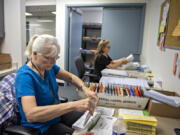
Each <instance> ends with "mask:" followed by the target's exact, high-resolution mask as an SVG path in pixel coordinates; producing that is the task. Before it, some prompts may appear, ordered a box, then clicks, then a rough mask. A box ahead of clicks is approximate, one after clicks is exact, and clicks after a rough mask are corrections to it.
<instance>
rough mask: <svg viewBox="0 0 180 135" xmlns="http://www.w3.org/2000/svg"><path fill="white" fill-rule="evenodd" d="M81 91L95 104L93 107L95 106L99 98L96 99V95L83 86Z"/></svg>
mask: <svg viewBox="0 0 180 135" xmlns="http://www.w3.org/2000/svg"><path fill="white" fill-rule="evenodd" d="M82 89H83V91H84V93H85V95H86V96H87V97H88V98H90V99H91V100H93V101H94V102H95V105H97V104H98V102H99V98H98V96H97V94H96V93H95V92H93V91H91V90H90V89H89V88H87V87H85V86H83V87H82Z"/></svg>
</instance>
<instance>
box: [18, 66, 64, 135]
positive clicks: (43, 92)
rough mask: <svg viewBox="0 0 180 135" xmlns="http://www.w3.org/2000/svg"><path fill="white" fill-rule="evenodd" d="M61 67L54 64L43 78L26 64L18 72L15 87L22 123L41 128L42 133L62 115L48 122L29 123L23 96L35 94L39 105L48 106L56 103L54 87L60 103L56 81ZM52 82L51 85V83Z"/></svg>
mask: <svg viewBox="0 0 180 135" xmlns="http://www.w3.org/2000/svg"><path fill="white" fill-rule="evenodd" d="M59 70H60V67H58V66H57V65H53V67H52V68H51V69H50V70H47V71H45V79H44V80H43V79H42V78H41V77H40V75H39V74H37V73H36V72H35V71H34V70H32V69H31V68H30V67H29V66H27V65H26V64H24V65H23V66H22V67H21V68H20V69H19V70H18V72H17V75H16V81H15V89H16V98H17V101H18V104H19V110H20V114H21V125H23V126H29V127H33V128H38V129H40V131H41V133H43V132H44V131H46V130H47V129H48V128H49V127H50V126H51V125H52V124H54V123H57V122H59V121H60V119H61V118H60V117H57V118H55V119H52V120H50V121H47V122H36V123H28V122H27V119H26V116H25V114H24V112H23V108H22V104H21V97H23V96H35V98H36V102H37V105H38V106H46V105H53V104H54V96H53V93H52V90H51V89H52V87H53V89H54V91H55V92H54V93H55V96H56V99H57V100H58V102H59V103H60V100H59V97H58V84H57V82H56V74H57V73H58V72H59ZM50 83H51V86H50V85H49V84H50Z"/></svg>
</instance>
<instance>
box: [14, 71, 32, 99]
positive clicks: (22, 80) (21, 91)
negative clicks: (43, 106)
mask: <svg viewBox="0 0 180 135" xmlns="http://www.w3.org/2000/svg"><path fill="white" fill-rule="evenodd" d="M15 89H16V98H20V97H23V96H35V89H34V83H33V78H32V76H31V75H29V74H27V73H17V76H16V81H15Z"/></svg>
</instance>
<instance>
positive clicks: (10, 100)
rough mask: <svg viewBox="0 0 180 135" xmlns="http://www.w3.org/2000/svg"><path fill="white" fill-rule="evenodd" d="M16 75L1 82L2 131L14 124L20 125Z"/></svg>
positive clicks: (0, 112) (0, 109)
mask: <svg viewBox="0 0 180 135" xmlns="http://www.w3.org/2000/svg"><path fill="white" fill-rule="evenodd" d="M15 79H16V73H12V74H9V75H7V76H5V77H4V78H3V79H2V80H1V81H0V95H3V96H0V130H1V131H2V130H3V129H4V128H6V127H8V126H9V125H12V124H19V122H20V117H19V109H18V103H17V101H16V96H15V86H14V83H15Z"/></svg>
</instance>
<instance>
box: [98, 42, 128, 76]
mask: <svg viewBox="0 0 180 135" xmlns="http://www.w3.org/2000/svg"><path fill="white" fill-rule="evenodd" d="M110 48H111V47H110V43H109V40H101V41H100V42H99V44H98V47H97V50H96V54H95V60H94V64H95V73H96V74H97V75H98V77H99V79H100V77H101V76H102V75H101V71H102V70H103V69H105V68H110V69H115V68H117V67H119V66H120V65H121V64H127V63H128V61H127V60H126V58H124V57H123V58H121V59H118V60H112V59H111V57H110V56H109V55H108V53H109V51H110Z"/></svg>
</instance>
